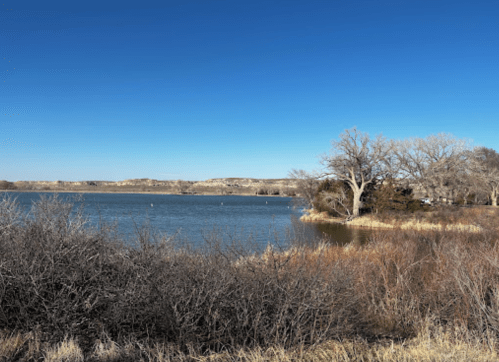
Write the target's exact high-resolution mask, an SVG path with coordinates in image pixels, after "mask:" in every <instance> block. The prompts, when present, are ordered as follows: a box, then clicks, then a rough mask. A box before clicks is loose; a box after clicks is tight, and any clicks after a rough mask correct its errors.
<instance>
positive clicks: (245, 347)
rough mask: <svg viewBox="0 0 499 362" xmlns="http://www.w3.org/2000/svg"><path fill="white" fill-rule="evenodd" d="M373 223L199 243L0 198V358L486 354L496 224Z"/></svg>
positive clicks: (498, 329) (498, 293) (492, 332)
mask: <svg viewBox="0 0 499 362" xmlns="http://www.w3.org/2000/svg"><path fill="white" fill-rule="evenodd" d="M485 226H486V225H484V227H482V229H481V230H480V231H479V232H474V233H470V232H465V231H451V230H447V231H445V232H443V231H419V232H416V231H413V230H405V231H404V230H402V231H400V232H399V233H389V232H384V231H380V232H378V233H376V234H375V235H374V236H373V237H372V238H371V239H370V241H369V242H368V243H367V244H365V245H363V246H355V245H348V246H346V247H340V246H335V245H328V244H324V243H312V242H310V243H308V244H307V243H305V242H304V241H300V242H299V243H298V242H297V243H296V245H295V246H294V247H292V248H289V249H287V250H278V249H277V248H276V247H274V248H273V247H269V248H267V250H266V251H265V252H264V253H262V254H254V253H250V252H248V251H245V248H244V245H243V244H237V243H234V244H231V245H222V244H221V243H220V242H219V240H218V239H217V236H216V235H212V236H211V237H210V239H208V240H206V247H205V248H203V249H202V250H201V249H200V250H190V249H189V248H187V247H185V246H182V245H178V244H176V243H175V238H172V237H159V236H157V235H155V234H154V233H153V232H152V231H151V230H149V229H147V228H138V229H137V237H136V245H134V246H127V245H125V244H124V243H123V242H122V241H120V240H119V239H118V238H117V237H116V234H115V233H114V232H113V229H112V228H110V227H106V226H102V227H100V228H99V229H93V228H90V227H88V225H86V219H85V216H84V214H83V210H73V206H72V205H71V204H68V203H63V202H62V201H60V200H59V199H57V198H42V199H41V200H40V201H39V202H37V203H35V204H34V205H33V208H32V210H31V211H30V213H29V214H28V215H27V216H26V215H24V214H22V213H21V212H20V211H19V210H18V208H17V205H16V203H15V201H14V200H12V199H9V198H8V197H7V198H4V199H3V200H2V201H0V329H1V330H3V333H2V334H1V335H0V360H4V361H40V360H45V361H96V362H97V361H301V360H304V361H305V360H306V361H469V360H473V361H493V360H497V359H498V356H497V353H498V351H499V343H498V342H499V340H498V337H499V243H498V242H499V234H498V232H497V230H495V229H493V228H486V227H485Z"/></svg>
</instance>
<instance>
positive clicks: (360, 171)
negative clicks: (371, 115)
mask: <svg viewBox="0 0 499 362" xmlns="http://www.w3.org/2000/svg"><path fill="white" fill-rule="evenodd" d="M331 145H332V148H331V154H329V155H326V156H324V157H323V159H322V164H323V165H324V166H325V167H326V172H325V174H324V176H333V177H334V178H335V179H336V180H341V181H344V182H346V183H347V184H348V186H349V187H350V188H351V189H352V192H353V209H352V216H353V217H356V216H358V215H359V210H360V208H361V206H362V202H361V196H362V194H363V193H364V191H365V189H366V186H367V185H369V184H371V183H373V182H376V181H379V180H380V179H383V178H385V177H386V176H387V175H389V174H390V173H391V172H392V166H393V163H392V159H391V155H392V153H391V152H392V148H393V145H392V142H391V141H387V140H386V138H384V137H383V136H381V135H378V136H377V137H376V138H374V139H371V138H370V137H369V135H368V134H367V133H363V132H360V131H359V130H357V128H352V129H350V130H345V132H343V133H342V134H341V135H340V137H339V140H333V141H331Z"/></svg>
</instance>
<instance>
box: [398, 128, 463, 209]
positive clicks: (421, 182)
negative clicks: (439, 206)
mask: <svg viewBox="0 0 499 362" xmlns="http://www.w3.org/2000/svg"><path fill="white" fill-rule="evenodd" d="M468 151H469V145H468V143H467V141H466V140H463V139H457V138H456V137H454V136H453V135H449V134H444V133H440V134H437V135H430V136H428V137H426V138H419V137H417V138H410V139H406V140H403V141H399V142H397V145H396V147H395V155H396V159H397V163H398V170H399V173H398V176H401V177H402V178H404V179H406V180H408V181H409V182H411V183H413V184H416V185H417V186H419V187H420V188H421V189H423V190H424V192H425V193H426V195H428V197H429V198H430V201H432V202H434V201H442V200H444V199H445V200H446V201H449V200H452V199H453V198H454V195H455V194H456V190H457V188H458V187H460V184H459V182H458V181H459V180H460V177H459V176H460V175H461V174H463V173H464V172H466V167H467V166H466V165H467V162H466V160H467V155H469V152H468Z"/></svg>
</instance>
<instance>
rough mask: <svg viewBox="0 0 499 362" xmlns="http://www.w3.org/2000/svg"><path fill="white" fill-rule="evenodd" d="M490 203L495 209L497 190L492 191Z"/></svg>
mask: <svg viewBox="0 0 499 362" xmlns="http://www.w3.org/2000/svg"><path fill="white" fill-rule="evenodd" d="M490 201H491V204H492V206H495V207H497V190H493V191H492V193H491V194H490Z"/></svg>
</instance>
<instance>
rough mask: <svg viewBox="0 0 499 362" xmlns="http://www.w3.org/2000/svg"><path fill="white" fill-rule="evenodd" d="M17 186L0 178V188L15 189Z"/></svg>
mask: <svg viewBox="0 0 499 362" xmlns="http://www.w3.org/2000/svg"><path fill="white" fill-rule="evenodd" d="M16 189H17V187H16V185H15V184H14V183H13V182H9V181H5V180H0V190H16Z"/></svg>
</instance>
